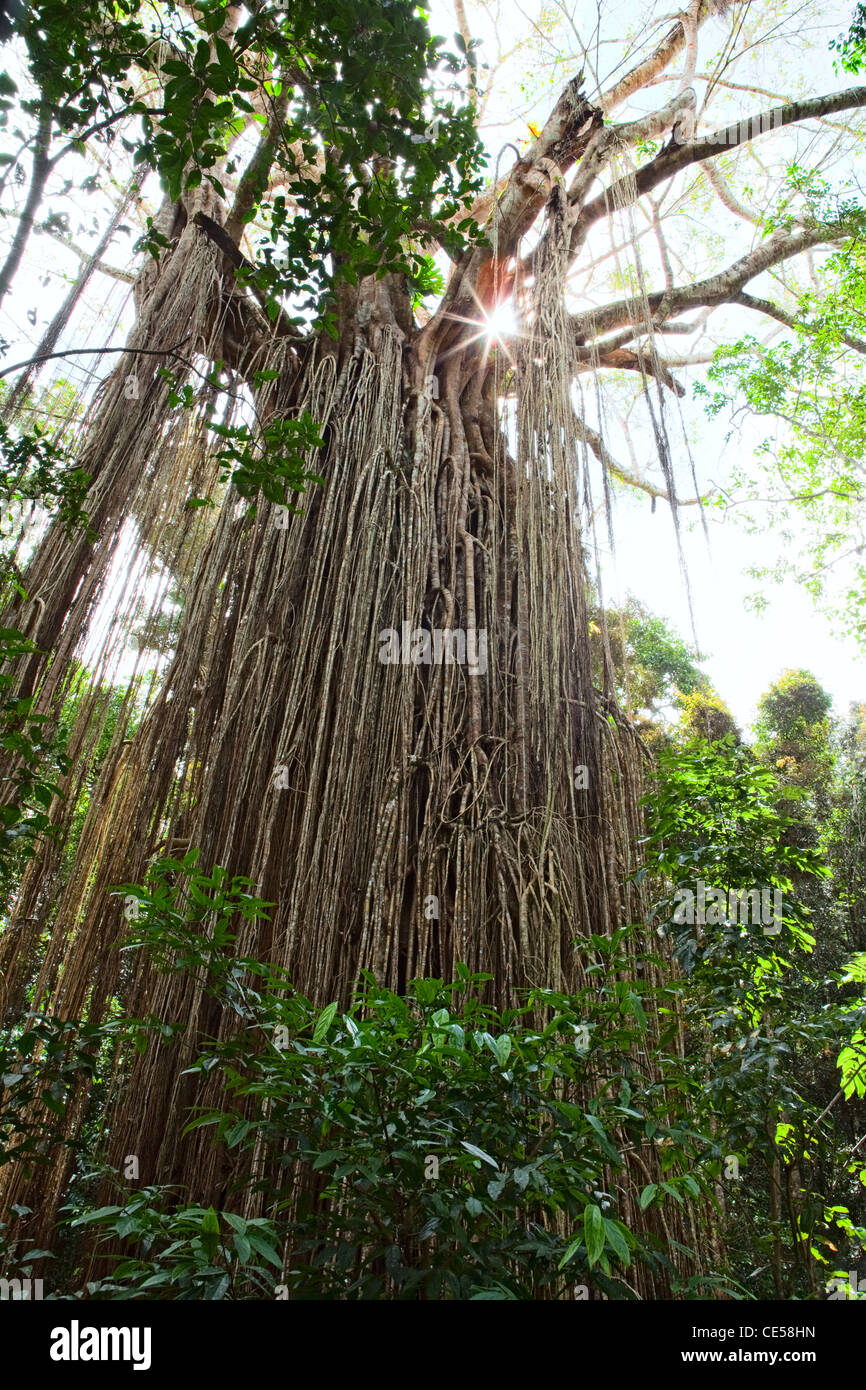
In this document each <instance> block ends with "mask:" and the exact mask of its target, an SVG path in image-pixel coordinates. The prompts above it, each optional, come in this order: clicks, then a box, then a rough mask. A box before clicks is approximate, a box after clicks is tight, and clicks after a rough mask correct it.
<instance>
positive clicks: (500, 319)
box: [484, 302, 517, 340]
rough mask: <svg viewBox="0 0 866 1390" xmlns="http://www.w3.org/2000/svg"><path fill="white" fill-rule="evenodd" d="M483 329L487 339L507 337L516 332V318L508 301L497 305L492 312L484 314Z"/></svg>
mask: <svg viewBox="0 0 866 1390" xmlns="http://www.w3.org/2000/svg"><path fill="white" fill-rule="evenodd" d="M484 317H485V324H484V330H485V332H486V334H487V337H488V338H489V339H491V340H492V339H499V338H509V337H512V336H513V335H514V334H515V333H516V332H517V319H516V318H515V317H514V308H513V306H512V305H511V303H510V302H506V303H504V304H500V305H498V307H497V308H496V309H494V310H493V313H492V314H485V316H484Z"/></svg>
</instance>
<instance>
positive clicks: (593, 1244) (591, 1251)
mask: <svg viewBox="0 0 866 1390" xmlns="http://www.w3.org/2000/svg"><path fill="white" fill-rule="evenodd" d="M583 1238H584V1241H585V1242H586V1258H587V1263H588V1264H589V1267H590V1269H592V1267H593V1265H594V1264H597V1263H598V1261H599V1259H600V1258H601V1255H602V1253H603V1251H604V1244H605V1229H604V1217H603V1216H602V1214H601V1208H600V1207H597V1206H596V1205H595V1204H594V1203H593V1202H590V1203H589V1205H588V1206H586V1207H584V1209H583Z"/></svg>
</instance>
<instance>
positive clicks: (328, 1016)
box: [313, 1004, 337, 1045]
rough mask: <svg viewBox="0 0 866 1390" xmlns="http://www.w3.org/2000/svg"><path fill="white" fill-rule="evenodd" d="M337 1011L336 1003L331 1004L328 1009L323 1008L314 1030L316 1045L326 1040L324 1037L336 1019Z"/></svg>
mask: <svg viewBox="0 0 866 1390" xmlns="http://www.w3.org/2000/svg"><path fill="white" fill-rule="evenodd" d="M336 1012H337V1005H336V1004H329V1005H328V1007H327V1008H326V1009H323V1010H322V1012H321V1014H320V1015H319V1018H318V1021H317V1023H316V1026H315V1028H314V1030H313V1043H314V1045H317V1044H318V1043H320V1042H322V1041H323V1040H324V1038H325V1037H326V1035H327V1032H328V1029H329V1028H330V1026H331V1024H332V1023H333V1021H334V1016H335V1015H336Z"/></svg>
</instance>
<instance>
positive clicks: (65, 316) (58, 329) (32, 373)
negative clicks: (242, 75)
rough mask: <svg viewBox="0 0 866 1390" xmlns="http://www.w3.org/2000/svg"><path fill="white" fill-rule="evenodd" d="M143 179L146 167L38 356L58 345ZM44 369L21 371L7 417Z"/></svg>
mask: <svg viewBox="0 0 866 1390" xmlns="http://www.w3.org/2000/svg"><path fill="white" fill-rule="evenodd" d="M143 181H144V170H143V169H142V170H141V171H139V172H138V173H137V174H135V175H133V177H132V179H131V180H130V182H129V184H128V185H127V188H126V191H125V193H124V194H123V196H122V198H121V200H120V202H119V203H118V205H117V207H116V209H115V211H114V215H113V216H112V218H111V221H110V222H109V224H108V226H107V227H106V229H105V232H104V233H103V235H102V237H101V238H100V241H99V245H98V246H97V247H96V249H95V250H94V252H93V255H92V256H90V257H89V259H88V260H86V261H85V262H83V263H82V265H81V268H80V270H79V273H78V275H77V276H76V278H75V283H74V284H73V285H72V288H71V289H70V291H69V293H68V294H67V296H66V298H65V299H64V301H63V303H62V304H61V306H60V308H59V309H58V310H57V313H56V314H55V315H54V317H53V318H52V320H51V322H50V323H49V325H48V327H47V328H46V330H45V332H44V333H43V335H42V338H41V339H40V342H39V346H38V347H37V349H36V351H35V352H34V354H33V356H34V357H36V358H38V357H43V356H47V355H48V353H51V352H53V351H54V349H55V348H56V346H57V343H58V340H59V338H60V335H61V333H62V332H63V331H64V329H65V328H66V325H67V324H68V323H69V320H70V318H71V317H72V313H73V310H74V309H75V306H76V304H77V303H78V301H79V299H80V298H81V296H82V294H83V293H84V291H85V290H86V289H87V286H88V285H89V283H90V281H91V280H92V278H93V276H94V274H95V273H96V271H97V270H98V269H99V265H100V262H101V261H102V257H103V256H104V255H105V253H106V251H107V250H108V248H109V246H110V245H111V242H112V240H113V238H114V235H115V233H116V231H117V229H118V227H119V226H120V223H121V221H122V220H123V218H124V216H125V214H126V210H127V208H128V207H129V204H130V203H131V202H132V200H133V199H134V198H135V197H136V195H137V194H138V192H139V190H140V188H141V185H142V183H143ZM40 370H41V366H40V364H39V363H35V364H34V365H33V366H31V367H27V368H26V369H25V370H24V371H23V372H22V373H21V375H20V377H19V378H18V380H17V381H16V383H15V385H14V387H13V388H12V391H11V392H10V394H9V399H8V401H7V402H6V405H5V408H4V411H3V415H4V417H5V418H6V419H7V420H9V419H11V418H12V416H13V415H14V414H15V411H16V410H17V408H18V405H19V403H20V402H21V401H22V400H23V398H24V395H25V393H26V391H27V388H28V386H29V384H30V382H31V381H35V380H36V378H37V377H38V376H39V372H40Z"/></svg>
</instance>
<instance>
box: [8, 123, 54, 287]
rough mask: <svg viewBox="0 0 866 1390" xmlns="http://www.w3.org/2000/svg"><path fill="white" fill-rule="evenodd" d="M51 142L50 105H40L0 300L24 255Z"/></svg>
mask: <svg viewBox="0 0 866 1390" xmlns="http://www.w3.org/2000/svg"><path fill="white" fill-rule="evenodd" d="M50 143H51V109H50V107H47V106H45V107H43V108H42V110H41V111H40V113H39V124H38V126H37V130H36V137H35V143H34V150H33V168H32V170H31V173H30V187H29V189H28V190H27V198H26V200H25V203H24V208H23V210H22V212H21V217H20V219H19V222H18V226H17V228H16V231H15V235H14V237H13V238H12V245H11V246H10V248H9V254H8V255H7V257H6V260H5V261H4V262H3V265H2V266H0V304H2V303H3V300H4V299H5V298H6V295H7V293H8V292H9V289H10V287H11V285H12V281H13V280H14V278H15V274H16V271H17V270H18V267H19V265H20V264H21V258H22V256H23V255H24V248H25V246H26V245H27V240H28V237H29V236H30V233H31V232H32V231H33V226H34V223H35V221H36V213H37V211H38V210H39V204H40V203H41V202H42V196H43V194H44V192H45V185H46V183H47V182H48V176H49V174H50V173H51V160H50V158H49V155H48V147H49V144H50Z"/></svg>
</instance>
